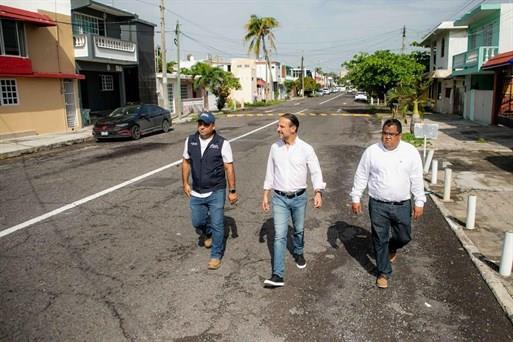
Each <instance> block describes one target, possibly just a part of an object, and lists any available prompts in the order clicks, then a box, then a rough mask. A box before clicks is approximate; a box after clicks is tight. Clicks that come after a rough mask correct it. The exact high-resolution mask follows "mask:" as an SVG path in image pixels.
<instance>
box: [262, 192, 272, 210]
mask: <svg viewBox="0 0 513 342" xmlns="http://www.w3.org/2000/svg"><path fill="white" fill-rule="evenodd" d="M270 209H271V206H270V205H269V191H264V197H263V198H262V210H263V211H265V212H268V211H269V210H270Z"/></svg>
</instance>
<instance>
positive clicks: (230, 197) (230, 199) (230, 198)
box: [228, 192, 239, 204]
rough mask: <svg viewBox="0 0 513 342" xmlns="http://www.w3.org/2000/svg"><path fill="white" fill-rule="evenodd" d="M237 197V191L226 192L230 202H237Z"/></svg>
mask: <svg viewBox="0 0 513 342" xmlns="http://www.w3.org/2000/svg"><path fill="white" fill-rule="evenodd" d="M238 199H239V195H237V193H233V194H232V193H231V192H229V193H228V201H229V202H230V204H235V202H237V201H238Z"/></svg>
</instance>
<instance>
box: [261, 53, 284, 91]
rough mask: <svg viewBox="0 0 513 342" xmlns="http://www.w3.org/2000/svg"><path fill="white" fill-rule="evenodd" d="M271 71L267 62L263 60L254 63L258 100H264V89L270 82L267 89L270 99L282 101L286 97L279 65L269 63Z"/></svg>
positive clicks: (278, 63)
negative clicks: (270, 92) (270, 93)
mask: <svg viewBox="0 0 513 342" xmlns="http://www.w3.org/2000/svg"><path fill="white" fill-rule="evenodd" d="M270 64H271V71H270V72H269V67H268V66H267V62H266V61H263V60H257V61H256V77H257V87H258V89H257V93H258V99H266V98H267V97H266V94H265V89H266V84H267V83H268V82H272V85H270V86H269V89H270V90H271V91H272V93H273V96H272V98H275V97H276V98H278V99H283V98H285V96H286V90H285V85H284V83H285V79H284V78H282V77H281V72H280V70H281V63H280V62H277V61H270ZM275 95H276V96H275Z"/></svg>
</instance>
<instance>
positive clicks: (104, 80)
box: [100, 75, 114, 91]
mask: <svg viewBox="0 0 513 342" xmlns="http://www.w3.org/2000/svg"><path fill="white" fill-rule="evenodd" d="M100 83H101V84H100V90H101V91H113V90H114V77H112V75H100Z"/></svg>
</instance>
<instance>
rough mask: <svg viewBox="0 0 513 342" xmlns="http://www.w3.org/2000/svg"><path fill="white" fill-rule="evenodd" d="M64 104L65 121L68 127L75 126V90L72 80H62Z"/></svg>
mask: <svg viewBox="0 0 513 342" xmlns="http://www.w3.org/2000/svg"><path fill="white" fill-rule="evenodd" d="M63 85H64V104H65V106H66V122H67V124H68V127H69V128H73V127H75V126H76V124H77V123H76V118H77V108H76V106H75V91H74V89H73V80H64V81H63Z"/></svg>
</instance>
